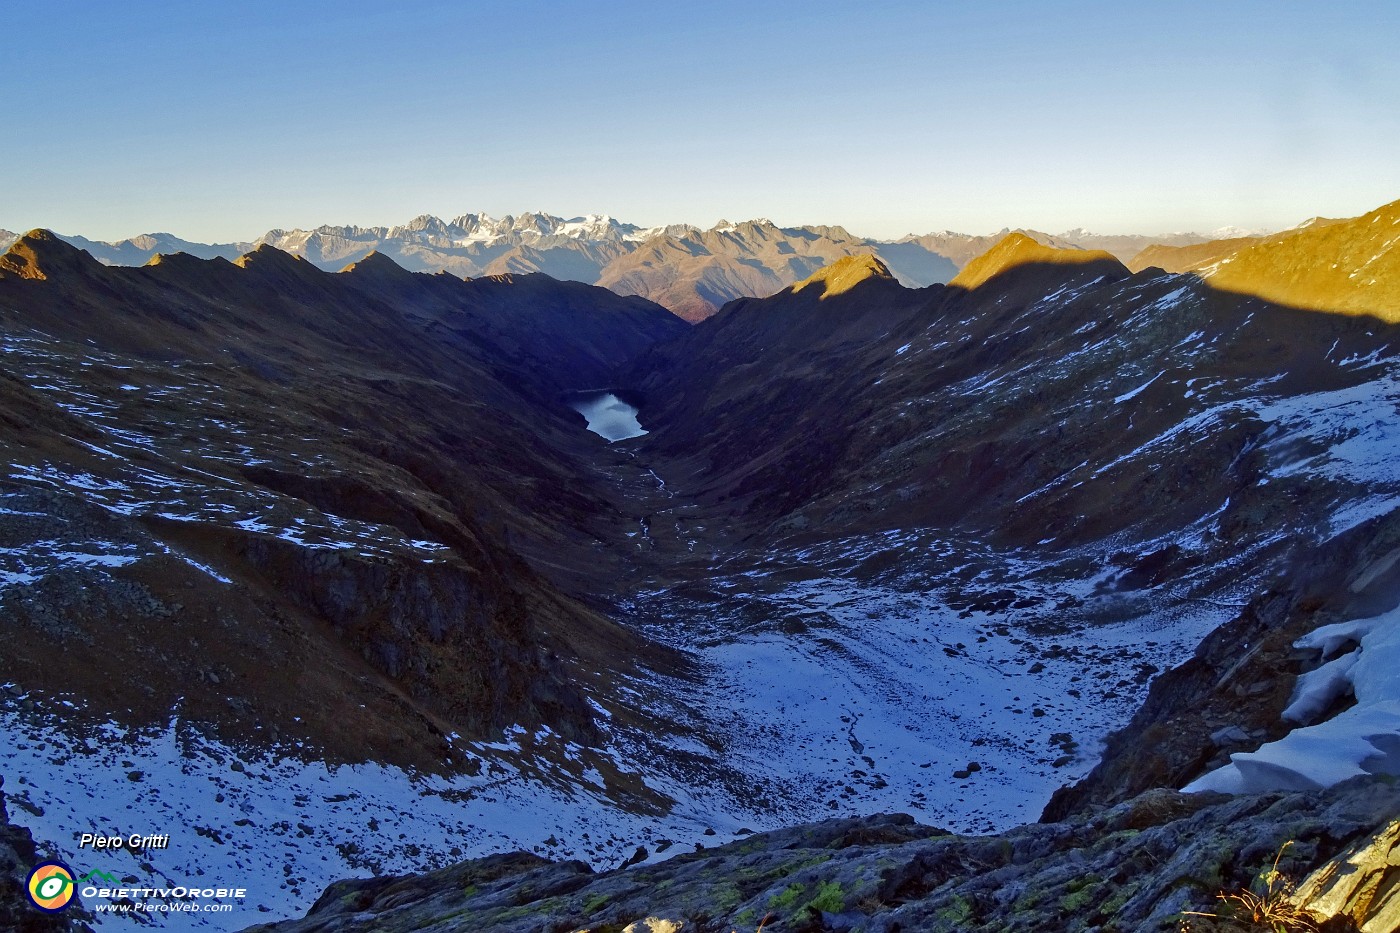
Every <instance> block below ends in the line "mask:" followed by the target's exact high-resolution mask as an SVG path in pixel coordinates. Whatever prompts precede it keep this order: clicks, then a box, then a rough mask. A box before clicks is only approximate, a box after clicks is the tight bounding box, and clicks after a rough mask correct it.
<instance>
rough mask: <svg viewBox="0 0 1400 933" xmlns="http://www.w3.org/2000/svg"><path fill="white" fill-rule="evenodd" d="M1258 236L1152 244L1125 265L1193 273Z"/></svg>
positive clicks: (1133, 267) (1132, 268) (1131, 267)
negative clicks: (1186, 242)
mask: <svg viewBox="0 0 1400 933" xmlns="http://www.w3.org/2000/svg"><path fill="white" fill-rule="evenodd" d="M1260 239H1261V238H1260V237H1257V236H1241V237H1231V238H1230V239H1228V240H1211V241H1210V242H1208V243H1193V244H1191V245H1190V246H1168V245H1166V244H1164V243H1153V244H1152V245H1151V246H1149V247H1147V248H1146V249H1144V250H1143V251H1142V252H1140V253H1138V254H1137V255H1136V256H1134V257H1133V258H1132V259H1130V260H1128V268H1129V269H1130V270H1132V271H1133V272H1141V271H1142V270H1143V269H1149V268H1151V267H1153V266H1156V267H1157V268H1158V269H1162V270H1165V271H1167V272H1194V271H1195V270H1197V269H1203V268H1205V267H1206V266H1208V265H1210V264H1211V263H1216V262H1219V261H1220V260H1222V259H1224V258H1225V257H1226V256H1230V255H1232V254H1234V253H1237V252H1239V251H1240V250H1241V249H1244V248H1245V247H1246V246H1250V245H1252V244H1254V243H1258V242H1259V240H1260Z"/></svg>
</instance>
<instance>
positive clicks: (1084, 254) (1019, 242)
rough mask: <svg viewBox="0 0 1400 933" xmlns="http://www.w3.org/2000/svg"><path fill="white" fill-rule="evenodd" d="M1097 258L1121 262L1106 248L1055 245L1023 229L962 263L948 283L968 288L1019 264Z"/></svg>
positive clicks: (1082, 261) (1070, 262)
mask: <svg viewBox="0 0 1400 933" xmlns="http://www.w3.org/2000/svg"><path fill="white" fill-rule="evenodd" d="M1097 262H1108V263H1112V264H1113V265H1114V266H1120V264H1119V263H1118V260H1117V259H1116V258H1115V257H1114V256H1113V254H1112V253H1109V252H1106V251H1105V250H1087V249H1056V248H1055V247H1052V246H1045V245H1042V244H1040V243H1037V242H1036V241H1035V240H1033V239H1031V238H1030V237H1028V236H1026V235H1025V234H1024V233H1011V234H1008V235H1007V236H1006V237H1005V238H1004V239H1002V241H1001V242H999V243H998V244H997V245H996V246H993V247H992V248H991V249H989V250H988V251H987V252H985V253H983V254H982V255H981V256H978V257H977V258H976V259H974V260H972V261H971V262H969V263H968V264H967V265H965V266H963V268H962V270H961V271H960V272H959V273H958V274H957V275H956V276H954V277H953V280H952V281H951V282H949V283H948V284H949V285H951V286H953V287H954V288H964V289H967V290H969V291H971V290H972V289H975V288H977V287H979V286H981V285H984V284H986V283H987V282H989V281H991V280H992V279H994V278H997V277H999V276H1002V275H1005V274H1006V273H1008V272H1011V271H1012V270H1013V269H1016V268H1018V267H1020V266H1027V265H1032V264H1036V265H1052V266H1074V265H1087V264H1090V263H1097ZM1120 268H1121V266H1120Z"/></svg>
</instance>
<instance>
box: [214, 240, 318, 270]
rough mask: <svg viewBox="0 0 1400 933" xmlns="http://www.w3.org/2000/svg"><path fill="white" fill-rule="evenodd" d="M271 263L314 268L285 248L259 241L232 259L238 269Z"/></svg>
mask: <svg viewBox="0 0 1400 933" xmlns="http://www.w3.org/2000/svg"><path fill="white" fill-rule="evenodd" d="M273 263H276V264H277V265H280V266H283V267H288V266H287V264H288V263H292V264H294V265H292V266H290V268H296V265H295V264H303V265H305V266H306V267H307V268H314V267H312V266H311V264H310V263H307V262H306V260H305V259H304V258H303V257H301V256H297V255H295V254H293V253H289V252H287V251H286V250H281V249H278V248H277V247H275V246H273V245H271V244H270V243H259V244H258V245H257V246H255V247H253V248H252V249H251V250H249V251H248V252H246V253H244V254H243V255H242V256H239V257H238V258H237V259H235V260H234V261H233V264H234V265H235V266H238V267H239V268H240V269H247V268H249V267H251V266H255V265H270V264H273Z"/></svg>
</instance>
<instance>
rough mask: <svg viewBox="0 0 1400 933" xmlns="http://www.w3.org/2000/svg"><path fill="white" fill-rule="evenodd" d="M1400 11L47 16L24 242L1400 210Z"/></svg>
mask: <svg viewBox="0 0 1400 933" xmlns="http://www.w3.org/2000/svg"><path fill="white" fill-rule="evenodd" d="M1397 50H1400V3H1395V2H1394V0H1388V2H1384V3H1379V2H1377V3H1370V2H1356V3H1348V4H1324V3H1315V2H1287V0H1275V2H1220V3H1205V2H1200V3H1195V2H1177V3H1170V4H1168V3H1141V4H1133V5H1129V4H1126V3H1076V2H1054V3H1052V2H1044V3H1007V2H1001V3H998V2H986V3H966V2H964V3H956V4H954V3H947V4H943V3H932V2H887V3H880V2H872V3H862V4H856V3H829V2H823V0H807V2H802V3H780V2H771V3H770V2H764V0H747V2H742V3H731V2H703V0H695V2H692V3H688V4H682V3H670V2H664V0H660V2H658V0H652V2H647V3H634V2H621V0H609V2H597V0H595V2H586V3H585V2H577V3H575V2H560V0H557V2H534V0H516V2H461V0H459V2H442V3H437V2H395V0H379V2H374V3H361V2H352V0H334V2H326V0H300V2H295V3H288V2H282V0H278V2H263V0H244V2H240V3H221V2H209V3H205V2H190V0H179V2H142V0H131V2H128V3H108V2H91V0H87V2H85V0H74V2H62V3H24V4H13V5H10V6H8V7H7V8H6V9H5V11H4V26H3V30H0V66H2V67H3V71H4V75H5V82H4V88H5V94H4V106H3V111H2V112H3V117H0V120H3V122H2V123H0V125H3V127H4V130H3V134H2V135H0V145H3V148H2V149H0V151H2V152H3V153H4V159H5V162H6V163H7V166H8V171H7V172H6V183H5V185H4V189H3V193H0V227H6V228H9V229H13V230H24V229H28V228H30V227H35V226H46V227H50V228H53V229H56V230H58V231H60V232H63V233H78V234H83V235H86V236H91V237H94V238H102V239H112V238H120V237H125V236H130V235H133V234H136V233H140V232H148V231H156V230H168V231H170V232H173V233H176V234H178V235H180V236H184V237H186V238H189V239H194V240H203V241H212V240H219V241H226V240H235V239H239V240H246V239H252V238H254V237H256V236H257V235H259V234H261V233H262V232H264V231H265V230H267V229H269V228H272V227H284V228H290V227H296V226H302V227H306V226H314V225H317V224H322V223H359V224H392V223H398V222H402V221H406V220H408V219H409V218H411V217H413V216H415V215H417V214H420V213H433V214H438V215H441V216H452V215H455V214H459V213H464V212H467V211H481V210H484V211H486V212H488V213H492V214H495V215H498V216H499V215H501V214H505V213H516V214H518V213H521V212H522V211H527V210H545V211H549V212H552V213H557V214H564V215H573V214H582V213H587V212H594V211H596V212H605V213H611V214H613V215H614V216H618V217H620V218H622V219H625V220H630V221H632V222H634V223H641V224H658V223H666V222H676V221H687V222H691V223H698V224H701V225H702V226H708V225H710V224H712V223H713V222H714V221H716V220H718V219H719V218H720V217H727V218H729V219H731V220H739V219H747V218H750V217H758V216H766V217H770V218H772V219H773V220H774V221H776V222H778V223H780V224H801V223H839V224H844V225H845V226H847V227H848V228H849V229H851V230H852V231H854V232H857V233H863V234H866V235H871V236H891V237H892V236H898V235H900V234H903V233H906V232H910V231H913V232H920V233H922V232H928V231H931V230H941V229H945V228H951V229H955V230H964V231H967V232H973V233H984V232H991V231H994V230H996V229H999V228H1001V227H1003V226H1032V227H1037V228H1041V229H1047V230H1050V231H1052V232H1054V231H1059V230H1063V229H1066V228H1068V227H1074V226H1084V227H1087V228H1090V229H1093V230H1098V231H1102V232H1128V231H1137V232H1161V231H1167V230H1184V229H1200V230H1207V229H1211V228H1214V227H1217V226H1221V225H1224V224H1239V225H1243V226H1271V227H1281V226H1287V225H1290V224H1292V223H1295V222H1297V221H1300V220H1302V219H1304V218H1306V217H1308V216H1312V215H1315V214H1324V215H1332V216H1346V215H1353V214H1358V213H1362V212H1364V211H1366V210H1369V209H1370V208H1373V207H1375V206H1377V205H1379V204H1382V203H1385V202H1388V201H1391V200H1395V199H1397V198H1400V52H1398V51H1397Z"/></svg>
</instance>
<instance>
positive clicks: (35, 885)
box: [26, 862, 73, 914]
mask: <svg viewBox="0 0 1400 933" xmlns="http://www.w3.org/2000/svg"><path fill="white" fill-rule="evenodd" d="M26 890H27V891H28V892H29V900H30V901H32V902H33V903H34V906H35V907H37V908H39V909H40V910H44V911H48V912H49V913H51V914H52V913H57V912H58V911H60V910H62V909H63V908H65V907H67V906H68V904H69V903H70V902H71V901H72V900H73V869H71V868H69V867H68V866H67V865H65V864H63V863H62V862H40V863H39V864H38V865H35V866H34V870H33V871H31V872H30V873H29V883H28V885H27V887H26Z"/></svg>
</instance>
